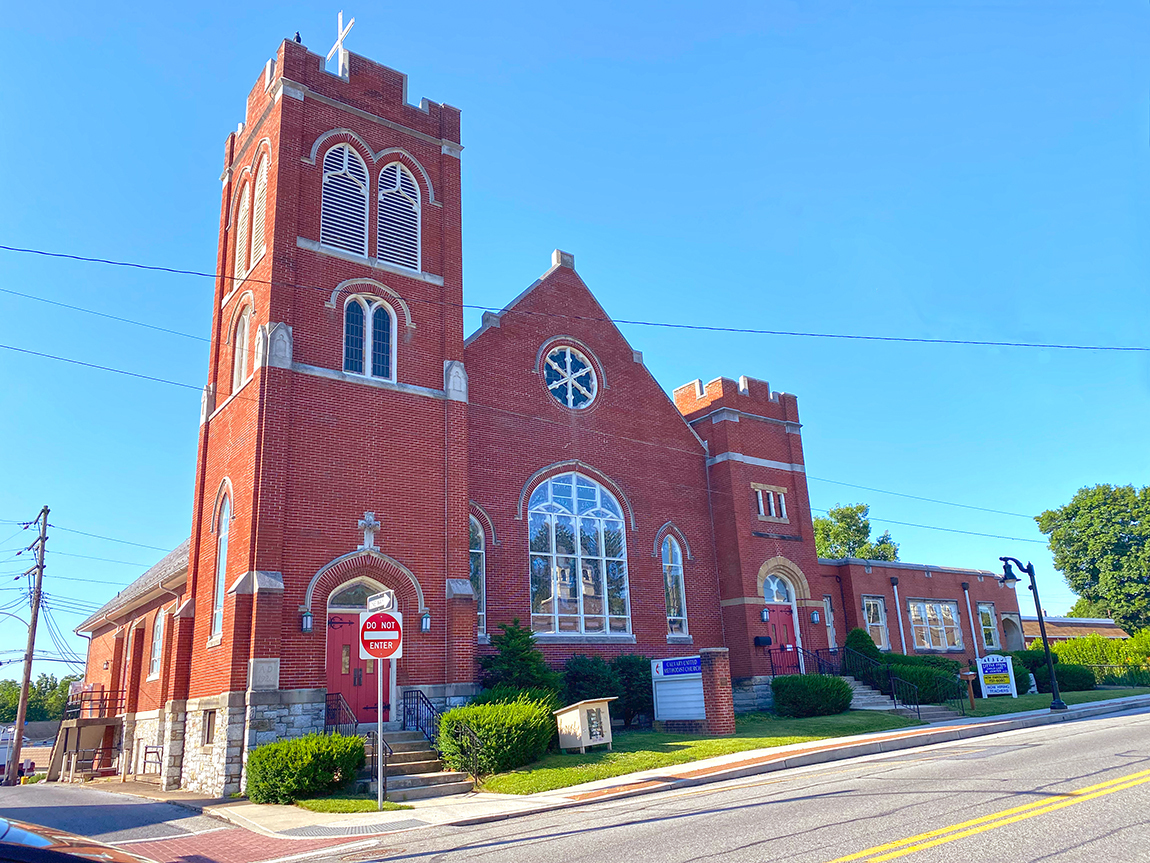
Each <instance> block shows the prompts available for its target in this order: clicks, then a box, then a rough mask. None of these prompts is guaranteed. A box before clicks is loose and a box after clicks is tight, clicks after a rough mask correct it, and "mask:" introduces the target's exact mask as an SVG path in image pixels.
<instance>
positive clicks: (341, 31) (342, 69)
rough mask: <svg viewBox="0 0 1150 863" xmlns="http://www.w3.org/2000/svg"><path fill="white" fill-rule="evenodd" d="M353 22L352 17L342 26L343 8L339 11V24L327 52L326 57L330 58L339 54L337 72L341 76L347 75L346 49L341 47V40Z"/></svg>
mask: <svg viewBox="0 0 1150 863" xmlns="http://www.w3.org/2000/svg"><path fill="white" fill-rule="evenodd" d="M353 24H355V19H354V18H352V19H351V20H350V21H348V22H347V26H346V27H344V26H343V10H342V9H341V10H340V11H339V25H338V27H337V28H336V34H337V35H336V37H335V44H334V45H332V46H331V50H330V51H328V52H327V59H328V60H331V58H332V57H334V56H336V55H337V54H338V55H339V61H338V62H339V74H340V76H341V77H347V71H348V70H347V67H348V62H347V50H346V49H345V48H344V47H343V40H344V39H346V38H347V34H348V33H350V32H351V28H352V25H353Z"/></svg>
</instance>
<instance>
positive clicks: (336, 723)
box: [323, 692, 359, 737]
mask: <svg viewBox="0 0 1150 863" xmlns="http://www.w3.org/2000/svg"><path fill="white" fill-rule="evenodd" d="M323 707H324V710H323V733H324V734H346V735H347V736H349V737H354V736H355V734H356V732H358V731H359V719H357V718H356V715H355V711H353V710H352V709H351V705H350V704H348V703H347V699H346V698H344V697H343V693H341V692H329V693H328V694H327V697H326V698H325V699H324V705H323Z"/></svg>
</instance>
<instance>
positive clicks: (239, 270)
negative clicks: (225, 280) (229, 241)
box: [232, 185, 252, 287]
mask: <svg viewBox="0 0 1150 863" xmlns="http://www.w3.org/2000/svg"><path fill="white" fill-rule="evenodd" d="M251 191H252V187H251V186H247V185H245V186H244V190H243V192H242V193H241V194H240V209H239V212H237V213H236V225H235V229H236V266H235V272H234V273H233V275H234V276H235V277H236V278H237V279H242V278H243V277H244V276H246V275H247V274H248V261H249V260H250V257H249V255H250V254H251V248H250V247H249V244H248V220H249V219H250V218H251V214H252V196H251ZM232 287H235V285H232Z"/></svg>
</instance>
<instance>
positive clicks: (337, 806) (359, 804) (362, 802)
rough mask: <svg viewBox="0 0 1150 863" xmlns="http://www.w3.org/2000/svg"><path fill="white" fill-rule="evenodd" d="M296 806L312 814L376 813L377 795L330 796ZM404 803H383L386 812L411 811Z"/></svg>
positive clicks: (385, 801) (302, 802) (302, 801)
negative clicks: (308, 810)
mask: <svg viewBox="0 0 1150 863" xmlns="http://www.w3.org/2000/svg"><path fill="white" fill-rule="evenodd" d="M295 805H296V806H301V807H303V808H304V809H310V810H311V811H312V812H375V811H376V798H375V795H374V794H372V795H367V794H344V793H339V792H337V793H335V794H329V795H328V796H327V797H309V798H308V799H306V800H297V801H296V802H295ZM411 808H412V807H411V806H405V805H404V804H402V803H392V802H391V801H390V800H384V801H383V811H384V812H394V811H395V810H397V809H411Z"/></svg>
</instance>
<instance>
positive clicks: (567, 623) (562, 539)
mask: <svg viewBox="0 0 1150 863" xmlns="http://www.w3.org/2000/svg"><path fill="white" fill-rule="evenodd" d="M527 518H528V536H529V542H530V576H531V628H532V630H534V631H535V632H554V633H560V634H572V635H574V634H578V633H602V634H605V635H606V634H610V635H625V634H627V633H629V632H630V631H631V604H630V596H629V592H628V586H627V537H626V530H625V528H624V523H623V511H622V509H621V508H620V506H619V502H618V501H617V500H615V497H614V496H613V495H612V494H611V493H610V492H609V491H608V490H607V489H606V488H604V487H603V486H602V485H600V484H599V483H598V482H596V481H595V480H593V479H591V478H589V477H586V476H583V475H582V474H579V473H565V474H560V475H558V476H553V477H551V478H550V479H548V480H546V481H544V482H543V483H541V484H540V485H539V486H538V487H537V488H536V489H535V491H533V492H532V493H531V499H530V501H529V503H528V506H527Z"/></svg>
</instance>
